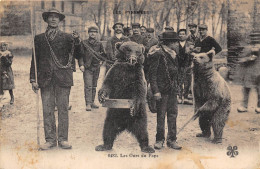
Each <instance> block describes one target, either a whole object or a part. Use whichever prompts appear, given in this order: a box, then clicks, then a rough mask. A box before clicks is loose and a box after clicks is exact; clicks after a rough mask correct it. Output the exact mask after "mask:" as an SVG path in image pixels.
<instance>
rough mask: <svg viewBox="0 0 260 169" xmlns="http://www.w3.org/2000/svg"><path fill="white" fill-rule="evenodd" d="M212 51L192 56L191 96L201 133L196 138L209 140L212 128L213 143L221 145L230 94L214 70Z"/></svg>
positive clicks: (225, 84) (228, 111)
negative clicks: (192, 95) (192, 96)
mask: <svg viewBox="0 0 260 169" xmlns="http://www.w3.org/2000/svg"><path fill="white" fill-rule="evenodd" d="M214 54H215V51H214V50H211V51H209V52H207V53H199V54H193V56H194V58H193V62H194V67H193V78H194V83H193V94H194V100H195V112H196V117H199V125H200V128H201V130H202V133H199V134H197V135H196V137H206V138H209V137H210V135H211V131H210V128H211V126H212V128H213V132H214V139H213V141H212V142H213V143H221V142H222V135H223V129H224V126H225V123H226V121H227V119H228V115H229V113H230V106H231V94H230V91H229V88H228V85H227V83H226V82H225V80H224V79H223V78H222V77H221V76H220V74H219V73H218V72H217V71H216V70H215V68H214V64H213V62H212V58H213V56H214Z"/></svg>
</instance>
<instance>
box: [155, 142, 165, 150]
mask: <svg viewBox="0 0 260 169" xmlns="http://www.w3.org/2000/svg"><path fill="white" fill-rule="evenodd" d="M163 143H164V141H156V143H155V144H154V148H155V149H158V150H160V149H162V148H163Z"/></svg>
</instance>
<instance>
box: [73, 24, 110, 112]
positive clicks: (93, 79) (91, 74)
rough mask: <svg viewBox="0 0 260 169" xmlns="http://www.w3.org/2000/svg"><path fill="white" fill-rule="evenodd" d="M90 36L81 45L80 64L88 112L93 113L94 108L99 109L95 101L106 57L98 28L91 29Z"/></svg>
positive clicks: (92, 27) (89, 29)
mask: <svg viewBox="0 0 260 169" xmlns="http://www.w3.org/2000/svg"><path fill="white" fill-rule="evenodd" d="M88 34H89V38H88V39H87V40H83V41H81V43H80V51H79V54H78V57H79V59H78V61H79V62H78V63H79V68H80V70H81V71H82V72H83V80H84V93H85V103H86V111H91V109H92V108H93V109H97V108H99V107H98V106H97V105H96V104H95V102H94V101H95V96H96V88H97V81H98V77H99V73H100V66H101V64H102V61H104V59H105V58H106V55H105V51H104V47H103V45H102V43H101V42H100V41H99V40H98V39H97V35H98V28H97V27H96V26H91V27H89V28H88ZM95 54H96V55H95ZM99 56H100V57H99Z"/></svg>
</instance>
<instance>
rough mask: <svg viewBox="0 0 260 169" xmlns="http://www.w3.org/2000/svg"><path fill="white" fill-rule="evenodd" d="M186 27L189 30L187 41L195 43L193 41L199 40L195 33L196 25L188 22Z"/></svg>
mask: <svg viewBox="0 0 260 169" xmlns="http://www.w3.org/2000/svg"><path fill="white" fill-rule="evenodd" d="M188 27H189V30H190V35H189V36H188V38H187V41H189V42H192V43H193V44H195V42H196V41H197V40H199V38H198V37H197V35H196V30H197V25H196V24H194V23H192V24H188Z"/></svg>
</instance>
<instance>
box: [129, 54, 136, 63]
mask: <svg viewBox="0 0 260 169" xmlns="http://www.w3.org/2000/svg"><path fill="white" fill-rule="evenodd" d="M128 62H129V63H130V64H136V63H137V56H136V55H130V57H129V59H128Z"/></svg>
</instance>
